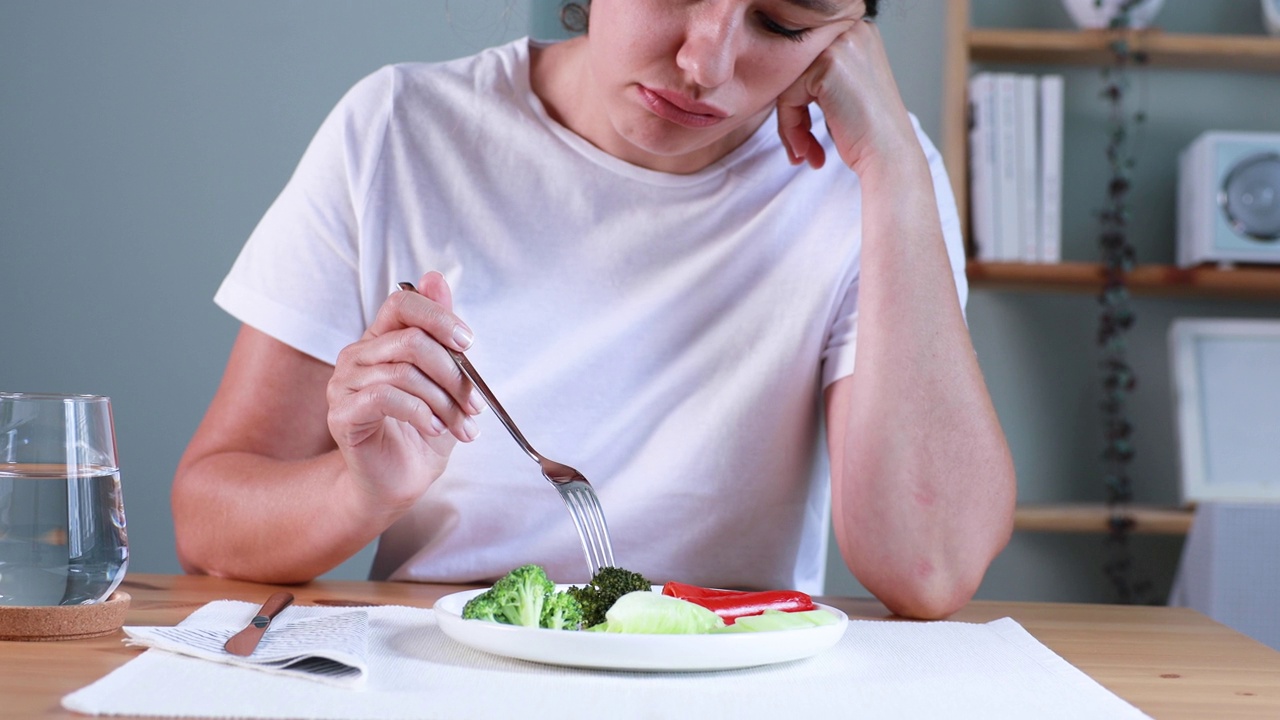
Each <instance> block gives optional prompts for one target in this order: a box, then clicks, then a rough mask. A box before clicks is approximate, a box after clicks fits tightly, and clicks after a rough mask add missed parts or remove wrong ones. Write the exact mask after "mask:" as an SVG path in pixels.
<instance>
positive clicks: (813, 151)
mask: <svg viewBox="0 0 1280 720" xmlns="http://www.w3.org/2000/svg"><path fill="white" fill-rule="evenodd" d="M813 102H816V103H817V104H818V106H819V107H821V108H822V112H823V115H824V117H825V120H826V125H827V129H828V132H829V133H830V134H831V137H832V139H833V140H834V141H835V145H836V150H837V152H839V154H840V158H841V159H842V160H843V161H844V163H845V165H847V166H848V167H850V168H852V169H854V170H858V168H859V165H860V164H862V163H863V162H864V161H865V160H866V159H867V158H868V157H870V156H873V155H874V154H876V153H880V152H891V151H893V150H894V149H896V148H898V147H900V146H901V145H900V144H901V143H902V142H904V141H910V142H911V143H913V144H914V143H915V132H914V129H913V128H912V127H911V121H910V118H909V116H908V115H907V111H906V107H905V106H904V105H903V103H902V98H901V96H900V94H899V92H898V87H897V84H896V82H895V81H894V79H893V73H892V71H891V69H890V67H889V59H888V56H887V55H886V54H885V51H884V44H883V42H882V41H881V38H880V32H879V30H878V29H877V28H876V26H875V25H874V24H872V23H870V22H867V21H859V22H856V23H854V24H853V26H852V27H850V28H849V29H848V30H846V31H845V32H843V33H841V34H840V35H839V36H837V37H836V39H835V40H834V41H833V42H832V43H831V44H830V45H829V46H827V48H826V49H824V50H823V51H822V52H821V53H820V54H819V55H818V57H817V58H816V59H815V60H814V61H813V63H811V64H810V65H809V67H808V68H807V69H806V70H805V71H804V72H803V73H802V74H801V75H800V77H799V78H797V79H796V81H795V82H794V83H792V84H791V86H790V87H789V88H787V89H786V90H785V91H784V92H783V93H782V95H780V96H779V97H778V134H779V136H780V137H781V138H782V144H783V146H784V147H785V148H786V150H787V154H788V156H789V158H790V160H791V162H792V163H794V164H799V163H800V162H805V161H807V162H808V163H809V165H811V166H812V167H815V168H817V167H822V165H823V163H824V162H825V152H824V151H823V149H822V146H821V145H820V144H819V143H818V140H817V138H816V137H815V136H814V134H813V129H812V128H813V122H812V118H811V116H810V113H809V108H808V106H809V103H813Z"/></svg>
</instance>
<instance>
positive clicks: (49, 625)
mask: <svg viewBox="0 0 1280 720" xmlns="http://www.w3.org/2000/svg"><path fill="white" fill-rule="evenodd" d="M130 600H131V598H130V597H129V593H127V592H123V591H120V590H117V591H116V592H114V593H111V597H109V598H107V600H106V602H100V603H93V604H91V605H43V606H25V607H17V606H9V605H0V640H76V639H79V638H91V637H98V636H100V635H110V634H111V633H113V632H115V631H116V630H119V629H120V627H121V626H122V625H124V614H125V612H126V611H127V610H128V609H129V601H130Z"/></svg>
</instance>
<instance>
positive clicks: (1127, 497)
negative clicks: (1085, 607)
mask: <svg viewBox="0 0 1280 720" xmlns="http://www.w3.org/2000/svg"><path fill="white" fill-rule="evenodd" d="M1095 2H1097V3H1100V2H1101V0H1095ZM1139 2H1141V0H1126V1H1125V2H1124V3H1123V4H1122V5H1121V6H1120V8H1119V9H1118V10H1117V12H1116V15H1115V17H1114V18H1113V19H1112V20H1111V29H1112V30H1120V31H1128V30H1129V29H1130V28H1131V23H1130V17H1129V11H1130V10H1131V9H1132V8H1133V7H1134V6H1135V5H1137V4H1138V3H1139ZM1110 50H1111V59H1112V62H1111V64H1109V65H1105V66H1103V68H1102V79H1103V90H1102V97H1103V99H1104V101H1105V102H1106V103H1107V105H1108V109H1109V122H1108V128H1109V134H1108V141H1107V147H1106V157H1107V163H1108V166H1109V169H1110V178H1109V179H1108V182H1107V193H1106V201H1105V203H1104V205H1103V208H1102V210H1100V211H1099V213H1098V216H1099V224H1100V230H1099V236H1098V239H1099V246H1100V248H1099V249H1100V251H1101V255H1102V265H1103V271H1104V282H1103V287H1102V292H1101V294H1100V295H1099V297H1098V302H1099V303H1100V304H1101V306H1102V309H1101V313H1100V316H1099V323H1098V346H1099V348H1100V349H1101V360H1100V365H1101V370H1102V403H1101V410H1102V415H1103V428H1104V435H1105V440H1106V443H1105V447H1104V450H1103V452H1102V461H1103V467H1104V478H1105V485H1106V492H1107V510H1108V533H1107V536H1106V540H1105V543H1106V547H1107V557H1106V561H1105V563H1104V566H1103V572H1104V573H1105V574H1106V576H1107V579H1108V580H1110V582H1111V584H1112V586H1113V588H1114V590H1115V593H1116V597H1117V600H1118V601H1119V602H1121V603H1125V604H1146V603H1149V602H1150V601H1151V600H1150V593H1151V583H1150V582H1149V581H1147V580H1141V579H1140V580H1135V579H1134V574H1135V568H1134V561H1133V554H1132V549H1131V547H1130V544H1129V540H1130V536H1131V534H1132V530H1133V527H1134V520H1133V517H1132V515H1131V514H1130V513H1129V512H1128V505H1129V503H1131V502H1132V500H1133V482H1132V479H1131V477H1130V475H1129V465H1130V463H1131V462H1132V460H1133V456H1134V443H1133V423H1132V422H1131V421H1130V420H1129V415H1128V404H1129V396H1130V394H1131V393H1132V392H1133V391H1134V389H1135V387H1136V386H1137V376H1136V375H1135V373H1134V371H1133V368H1132V366H1130V364H1129V361H1128V353H1127V345H1126V342H1125V338H1126V335H1127V334H1128V332H1129V330H1130V329H1131V328H1132V327H1133V324H1134V322H1135V319H1136V318H1135V315H1134V311H1133V306H1132V302H1131V297H1130V293H1129V286H1128V274H1129V272H1130V271H1131V270H1133V266H1134V263H1135V258H1136V254H1135V252H1134V248H1133V245H1132V244H1131V243H1130V241H1129V214H1130V213H1129V194H1130V191H1131V189H1132V182H1131V178H1132V173H1133V167H1134V164H1135V158H1134V154H1133V149H1132V144H1133V139H1134V137H1133V136H1134V133H1133V127H1134V126H1136V125H1139V124H1141V123H1142V122H1143V121H1144V120H1145V117H1144V115H1143V113H1142V112H1141V111H1140V110H1139V111H1134V112H1131V111H1130V110H1129V109H1128V106H1127V103H1126V100H1127V99H1128V97H1127V96H1128V91H1129V89H1130V79H1131V78H1130V73H1129V71H1130V69H1131V68H1132V66H1133V65H1141V64H1143V63H1145V62H1146V56H1145V54H1144V53H1142V52H1141V51H1137V50H1134V49H1133V48H1132V47H1131V45H1130V43H1129V39H1128V33H1127V32H1125V33H1122V34H1118V35H1117V37H1116V39H1115V40H1114V41H1113V42H1112V43H1111V46H1110Z"/></svg>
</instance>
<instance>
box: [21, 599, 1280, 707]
mask: <svg viewBox="0 0 1280 720" xmlns="http://www.w3.org/2000/svg"><path fill="white" fill-rule="evenodd" d="M121 589H123V590H125V591H127V592H128V593H129V594H130V595H132V597H133V602H132V605H131V607H130V610H129V614H128V617H127V618H126V620H125V623H126V624H128V625H174V624H177V623H178V622H179V621H181V620H182V619H183V618H185V617H186V616H187V615H189V614H190V613H191V612H192V611H194V610H195V609H197V608H199V607H200V606H202V605H204V604H205V603H207V602H209V601H211V600H219V599H235V600H246V601H250V602H261V601H263V600H265V599H266V597H267V595H268V594H270V592H271V591H272V590H273V589H274V588H273V587H272V586H265V585H257V584H253V583H245V582H238V581H232V580H221V579H217V578H210V577H195V576H174V575H144V574H131V575H129V576H128V578H126V580H125V582H124V584H123V585H122V586H121ZM288 589H289V590H291V591H292V592H293V593H294V594H295V595H296V596H297V598H298V599H297V602H298V603H299V604H308V603H311V604H329V605H342V604H357V603H383V604H393V603H394V604H401V605H411V606H418V607H430V606H431V604H432V603H433V602H434V601H435V600H436V598H438V597H440V596H441V595H445V594H447V593H450V592H453V591H455V590H458V589H459V588H458V587H456V586H447V585H423V584H414V583H375V582H354V581H320V582H314V583H310V584H307V585H304V586H300V587H290V588H288ZM824 602H827V603H829V604H831V605H835V606H837V607H840V608H841V609H843V610H844V611H845V612H847V613H849V615H850V616H851V617H861V618H885V617H888V614H887V613H886V611H885V609H884V607H883V606H881V605H880V604H879V603H877V602H875V601H872V600H862V599H849V598H825V599H824ZM1006 616H1008V617H1012V618H1013V619H1014V620H1017V621H1018V622H1019V623H1021V624H1022V626H1023V627H1025V628H1026V629H1027V631H1028V632H1030V633H1031V634H1032V635H1034V636H1035V637H1036V638H1037V639H1039V640H1040V641H1041V642H1042V643H1044V644H1045V645H1047V646H1048V647H1049V648H1051V649H1052V650H1054V651H1055V652H1057V653H1058V654H1059V655H1061V656H1062V657H1063V658H1065V659H1066V660H1067V661H1069V662H1071V663H1072V664H1074V665H1075V666H1076V667H1078V668H1080V669H1081V670H1083V671H1084V672H1086V673H1088V674H1089V675H1090V676H1091V677H1093V678H1094V679H1095V680H1097V681H1098V682H1099V683H1101V684H1102V685H1104V686H1106V687H1107V688H1109V689H1110V690H1111V691H1113V692H1115V693H1116V694H1117V695H1119V696H1120V697H1122V698H1124V699H1125V700H1128V701H1129V702H1130V703H1133V704H1134V705H1136V706H1137V707H1139V708H1141V709H1142V710H1143V711H1144V712H1146V713H1147V714H1149V715H1151V716H1152V717H1155V718H1158V719H1159V720H1165V719H1166V718H1169V719H1172V718H1196V719H1197V720H1199V719H1202V718H1214V719H1215V720H1218V719H1226V718H1272V719H1274V718H1280V652H1276V651H1274V650H1272V649H1270V648H1268V647H1267V646H1265V645H1263V644H1261V643H1259V642H1256V641H1254V640H1251V639H1249V638H1247V637H1245V636H1244V635H1241V634H1240V633H1237V632H1235V631H1234V630H1231V629H1230V628H1228V627H1226V626H1224V625H1221V624H1219V623H1216V622H1214V621H1212V620H1210V619H1208V618H1206V617H1205V616H1203V615H1201V614H1199V613H1196V612H1194V611H1192V610H1187V609H1183V608H1165V607H1132V606H1116V605H1069V604H1055V603H1014V602H973V603H970V604H969V606H968V607H966V608H964V609H963V610H961V611H960V612H959V613H957V614H956V615H955V616H954V617H953V618H952V619H954V620H962V621H968V622H987V621H990V620H995V619H998V618H1002V617H1006ZM122 637H123V633H120V632H117V633H115V634H113V635H109V636H105V637H100V638H91V639H87V640H67V641H60V642H0V717H4V718H5V719H6V720H9V719H11V718H12V719H19V718H34V717H39V718H44V717H78V716H77V715H75V714H74V713H70V712H68V711H65V710H63V709H62V708H61V706H60V705H59V701H60V699H61V698H62V696H63V695H66V694H67V693H69V692H71V691H73V690H76V689H78V688H80V687H83V686H85V685H88V684H89V683H91V682H93V681H94V680H97V679H98V678H100V677H102V676H104V675H106V674H107V673H109V672H111V671H112V670H114V669H115V668H117V667H119V666H121V665H123V664H124V663H126V662H128V661H129V660H130V659H131V658H133V657H135V656H137V655H138V654H139V653H140V652H142V651H141V650H140V649H136V648H128V647H125V646H124V645H123V644H122V643H121V638H122Z"/></svg>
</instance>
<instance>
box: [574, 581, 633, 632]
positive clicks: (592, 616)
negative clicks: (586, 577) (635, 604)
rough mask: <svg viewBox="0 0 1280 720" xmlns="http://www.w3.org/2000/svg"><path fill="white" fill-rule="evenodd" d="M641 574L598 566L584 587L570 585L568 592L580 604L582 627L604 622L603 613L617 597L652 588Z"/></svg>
mask: <svg viewBox="0 0 1280 720" xmlns="http://www.w3.org/2000/svg"><path fill="white" fill-rule="evenodd" d="M652 589H653V583H651V582H649V581H648V580H647V579H645V577H644V576H643V575H641V574H640V573H637V572H632V571H630V570H624V569H622V568H618V567H604V568H600V570H599V572H597V573H596V574H595V576H594V577H592V578H591V582H590V583H588V584H587V585H586V586H584V587H577V586H573V587H570V588H569V590H568V593H569V594H570V595H572V596H573V597H574V599H576V600H577V601H578V604H579V605H581V606H582V627H584V628H589V627H591V626H593V625H599V624H600V623H602V622H604V615H605V613H606V612H608V611H609V608H611V607H613V604H614V603H615V602H617V600H618V598H620V597H622V596H623V595H626V594H627V593H629V592H634V591H636V590H652Z"/></svg>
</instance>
